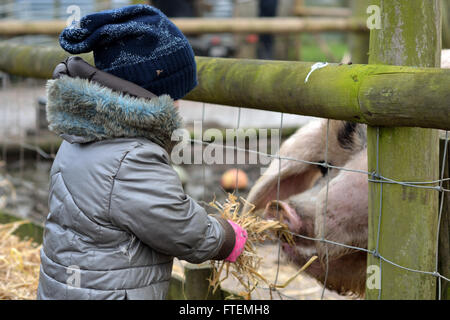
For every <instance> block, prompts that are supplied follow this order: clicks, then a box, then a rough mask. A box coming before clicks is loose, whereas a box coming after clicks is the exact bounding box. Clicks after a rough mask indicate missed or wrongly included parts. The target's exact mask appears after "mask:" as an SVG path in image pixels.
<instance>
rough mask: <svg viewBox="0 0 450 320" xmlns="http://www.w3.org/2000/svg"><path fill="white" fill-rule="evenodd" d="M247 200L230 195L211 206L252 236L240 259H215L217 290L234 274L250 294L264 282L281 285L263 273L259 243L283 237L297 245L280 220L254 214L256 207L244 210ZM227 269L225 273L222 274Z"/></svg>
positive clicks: (213, 281) (214, 285)
mask: <svg viewBox="0 0 450 320" xmlns="http://www.w3.org/2000/svg"><path fill="white" fill-rule="evenodd" d="M245 203H246V201H245V199H243V198H240V201H238V198H237V197H236V196H235V195H233V194H229V195H228V199H227V200H226V202H225V203H224V204H219V203H217V202H216V201H213V202H211V203H210V204H209V205H210V206H212V207H214V208H215V209H217V210H218V211H219V213H220V215H221V216H222V218H224V219H226V220H231V221H233V222H235V223H236V224H238V225H240V226H241V227H243V228H244V229H245V230H247V234H248V239H247V242H246V244H245V248H244V251H243V252H242V254H241V255H240V256H239V257H238V259H237V260H236V262H234V263H230V262H226V261H219V262H212V263H213V264H215V266H216V268H214V270H215V271H214V273H213V275H212V279H210V283H211V286H213V291H215V290H216V289H217V288H218V287H219V285H220V283H221V282H222V281H224V280H225V279H227V278H228V276H229V275H230V274H231V275H233V276H234V277H235V278H236V279H237V280H238V281H239V282H240V283H241V284H242V286H243V287H244V288H245V289H246V294H247V297H248V298H250V297H251V292H252V291H253V290H254V289H255V288H256V286H257V285H258V283H259V282H260V281H262V282H264V283H265V284H266V285H268V286H269V287H270V288H274V287H277V286H275V285H273V284H271V283H270V282H269V281H268V280H267V279H266V278H265V277H263V276H262V275H261V274H260V273H259V272H258V269H259V266H260V262H261V259H262V258H261V257H259V256H258V255H257V252H256V247H255V245H256V244H260V243H263V242H264V241H266V240H270V239H271V240H274V239H278V238H279V237H281V238H284V241H286V242H287V243H289V244H290V245H294V239H293V237H292V234H291V233H290V232H289V229H288V227H287V225H285V224H284V223H282V222H280V221H274V220H264V219H262V218H260V217H258V216H256V215H255V214H253V213H252V212H253V209H254V207H252V208H251V209H250V210H249V211H248V212H241V206H242V205H243V204H245ZM230 267H231V269H233V270H230ZM224 272H225V276H222V273H224Z"/></svg>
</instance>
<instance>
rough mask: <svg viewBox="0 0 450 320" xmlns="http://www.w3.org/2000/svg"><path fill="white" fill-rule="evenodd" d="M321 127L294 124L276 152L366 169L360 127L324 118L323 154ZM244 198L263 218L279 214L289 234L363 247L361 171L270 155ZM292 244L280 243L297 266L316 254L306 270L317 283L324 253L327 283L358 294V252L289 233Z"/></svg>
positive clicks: (361, 271)
mask: <svg viewBox="0 0 450 320" xmlns="http://www.w3.org/2000/svg"><path fill="white" fill-rule="evenodd" d="M326 128H327V121H326V120H321V121H318V122H316V123H312V124H310V125H308V126H305V127H304V128H302V129H300V130H299V131H298V132H297V133H296V134H294V135H293V136H292V137H291V138H290V139H288V140H287V141H286V142H285V143H284V144H283V145H282V147H281V149H280V156H281V157H289V158H294V159H301V160H306V161H311V162H318V163H321V162H324V159H328V163H331V164H332V165H334V166H340V167H346V168H351V169H358V170H364V171H366V170H367V164H366V163H367V158H366V149H365V127H364V126H362V125H358V124H349V123H346V122H342V121H330V124H329V130H328V131H329V138H328V150H329V151H328V154H327V155H326V156H325V147H326V131H327V130H326ZM278 170H279V171H280V187H279V189H278V175H277V174H278ZM327 181H329V185H328V196H327V186H326V185H327ZM277 195H278V197H277ZM277 198H278V199H279V200H278V201H277V200H276V199H277ZM327 199H328V200H327ZM326 200H327V201H326ZM248 201H249V202H251V203H253V204H255V205H256V210H257V211H259V212H262V214H263V215H264V217H265V218H267V219H279V218H280V219H281V220H282V221H284V222H285V223H286V224H287V225H288V227H289V229H290V231H291V232H292V233H294V234H297V235H301V236H304V237H308V238H313V239H319V240H320V239H322V238H324V239H327V240H330V241H335V242H339V243H344V244H348V245H352V246H358V247H363V248H366V247H367V214H368V209H367V175H364V174H361V173H354V172H347V171H339V170H336V169H330V170H329V171H327V170H323V167H320V166H317V165H311V164H308V163H304V162H296V161H287V160H282V162H281V165H280V164H279V163H278V160H275V161H273V162H272V163H271V165H270V166H269V168H268V170H267V171H266V174H264V175H263V176H262V177H261V178H260V179H259V180H258V181H257V183H256V184H255V186H254V187H253V188H252V190H251V191H250V194H249V197H248ZM325 203H326V206H325ZM325 211H326V212H325ZM295 244H296V245H295V246H290V245H289V244H287V243H283V244H282V248H283V251H284V252H285V253H286V255H287V256H288V257H289V258H290V259H291V260H293V261H294V262H295V263H297V264H298V265H299V266H303V265H304V264H305V263H306V262H307V261H308V260H309V259H310V258H311V257H312V256H314V255H318V256H319V259H318V261H316V262H314V263H313V264H312V265H311V266H310V267H309V268H308V269H307V270H306V272H307V273H309V274H310V275H311V276H313V277H315V278H316V279H318V280H319V281H321V282H322V283H323V282H325V274H326V269H327V257H328V278H327V280H326V286H327V288H329V289H333V290H336V291H337V292H339V293H348V292H352V293H355V294H359V295H362V294H363V293H364V284H365V265H366V255H365V253H364V252H358V251H354V250H348V249H346V248H344V247H342V246H337V245H333V244H326V243H324V242H321V241H314V240H310V239H307V238H303V237H299V236H296V237H295ZM327 252H328V254H327Z"/></svg>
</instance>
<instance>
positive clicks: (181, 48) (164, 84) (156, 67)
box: [59, 5, 197, 100]
mask: <svg viewBox="0 0 450 320" xmlns="http://www.w3.org/2000/svg"><path fill="white" fill-rule="evenodd" d="M59 42H60V44H61V47H62V48H63V49H64V50H66V51H68V52H70V53H72V54H78V53H85V52H89V51H94V60H95V66H96V67H97V68H99V69H101V70H103V71H105V72H108V73H111V74H113V75H115V76H117V77H120V78H122V79H125V80H128V81H131V82H134V83H135V84H137V85H139V86H141V87H143V88H145V89H147V90H150V91H151V92H153V93H154V94H156V95H162V94H169V95H170V96H171V97H172V98H173V99H174V100H177V99H181V98H182V97H184V96H185V95H186V94H187V93H188V92H189V91H191V90H192V89H193V88H194V87H195V86H196V85H197V72H196V64H195V59H194V52H193V50H192V47H191V46H190V44H189V42H188V40H187V39H186V37H185V36H184V35H183V33H182V32H181V31H180V30H179V29H178V28H177V27H176V26H175V25H174V24H173V23H172V22H171V21H170V20H169V19H168V18H167V17H166V16H165V15H164V14H163V13H162V12H161V11H159V10H158V9H156V8H154V7H152V6H149V5H133V6H127V7H123V8H119V9H114V10H106V11H102V12H98V13H94V14H90V15H87V16H85V17H83V18H82V19H81V20H80V23H79V26H76V25H75V24H72V26H70V27H67V28H66V29H64V30H63V32H62V33H61V35H60V36H59Z"/></svg>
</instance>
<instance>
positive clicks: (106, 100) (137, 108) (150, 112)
mask: <svg viewBox="0 0 450 320" xmlns="http://www.w3.org/2000/svg"><path fill="white" fill-rule="evenodd" d="M47 120H48V122H49V129H50V130H51V131H53V132H55V133H57V134H59V135H61V137H62V138H64V139H65V140H67V141H69V142H71V143H87V142H93V141H99V140H105V139H113V138H131V137H143V138H147V139H149V140H151V141H153V142H155V143H157V144H159V145H160V146H162V147H163V148H165V149H166V150H168V149H170V148H171V146H172V145H173V144H172V143H171V136H172V132H173V131H174V130H176V129H178V128H180V127H181V117H180V116H179V114H178V110H177V109H176V108H175V106H174V103H173V100H172V99H171V98H170V96H168V95H162V96H159V97H156V98H152V99H150V100H149V99H143V98H135V97H131V96H129V95H124V94H122V93H119V92H114V91H112V90H111V89H109V88H106V87H103V86H101V85H99V84H97V83H94V82H90V81H89V80H86V79H80V78H71V77H68V76H63V77H61V78H59V79H56V80H49V81H48V82H47Z"/></svg>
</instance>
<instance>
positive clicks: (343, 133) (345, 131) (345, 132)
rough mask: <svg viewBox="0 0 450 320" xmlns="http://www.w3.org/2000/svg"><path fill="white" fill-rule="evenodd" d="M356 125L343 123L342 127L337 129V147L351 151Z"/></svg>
mask: <svg viewBox="0 0 450 320" xmlns="http://www.w3.org/2000/svg"><path fill="white" fill-rule="evenodd" d="M357 126H358V124H357V123H354V122H344V126H343V127H342V128H341V129H339V132H338V136H337V139H338V142H339V145H340V146H341V147H342V148H343V149H346V150H352V149H353V146H354V142H355V141H354V134H355V132H356V128H357Z"/></svg>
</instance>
